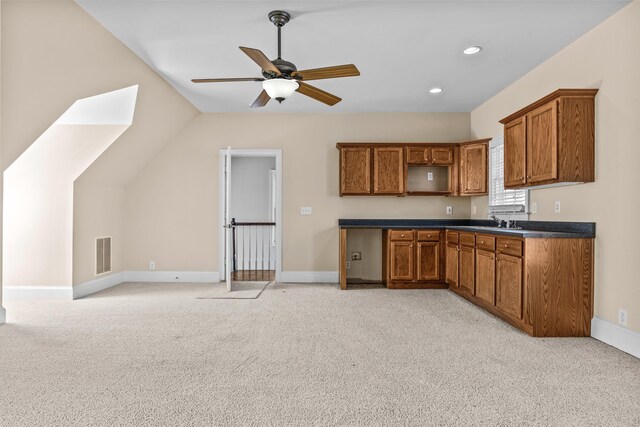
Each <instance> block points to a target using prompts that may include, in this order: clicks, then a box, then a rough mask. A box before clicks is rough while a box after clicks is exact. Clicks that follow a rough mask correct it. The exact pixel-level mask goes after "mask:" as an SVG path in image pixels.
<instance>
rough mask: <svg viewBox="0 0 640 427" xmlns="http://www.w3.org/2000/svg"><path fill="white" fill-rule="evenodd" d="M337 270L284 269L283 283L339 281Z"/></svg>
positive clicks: (281, 277) (281, 278)
mask: <svg viewBox="0 0 640 427" xmlns="http://www.w3.org/2000/svg"><path fill="white" fill-rule="evenodd" d="M338 277H339V275H338V272H337V271H283V272H282V275H281V276H280V281H281V282H282V283H338V280H339V279H338Z"/></svg>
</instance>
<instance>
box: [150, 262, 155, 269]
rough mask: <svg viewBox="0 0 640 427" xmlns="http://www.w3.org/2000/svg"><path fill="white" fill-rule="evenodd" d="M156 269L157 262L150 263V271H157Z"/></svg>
mask: <svg viewBox="0 0 640 427" xmlns="http://www.w3.org/2000/svg"><path fill="white" fill-rule="evenodd" d="M155 269H156V262H155V261H149V270H155Z"/></svg>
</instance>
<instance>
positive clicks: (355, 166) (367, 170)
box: [340, 147, 371, 195]
mask: <svg viewBox="0 0 640 427" xmlns="http://www.w3.org/2000/svg"><path fill="white" fill-rule="evenodd" d="M370 150H371V149H370V148H363V147H344V148H341V149H340V194H341V195H342V194H369V193H371V156H370Z"/></svg>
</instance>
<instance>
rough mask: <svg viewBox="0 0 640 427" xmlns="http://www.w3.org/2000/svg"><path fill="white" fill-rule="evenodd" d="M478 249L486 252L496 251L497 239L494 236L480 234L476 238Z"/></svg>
mask: <svg viewBox="0 0 640 427" xmlns="http://www.w3.org/2000/svg"><path fill="white" fill-rule="evenodd" d="M476 248H478V249H482V250H485V251H495V250H496V238H495V237H492V236H486V235H484V234H478V235H477V236H476Z"/></svg>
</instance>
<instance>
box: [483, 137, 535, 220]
mask: <svg viewBox="0 0 640 427" xmlns="http://www.w3.org/2000/svg"><path fill="white" fill-rule="evenodd" d="M528 211H529V190H506V189H505V188H504V140H503V138H502V137H498V138H494V139H493V140H492V141H491V144H490V145H489V214H490V215H497V214H500V217H502V218H504V219H520V220H526V219H529V213H528Z"/></svg>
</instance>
